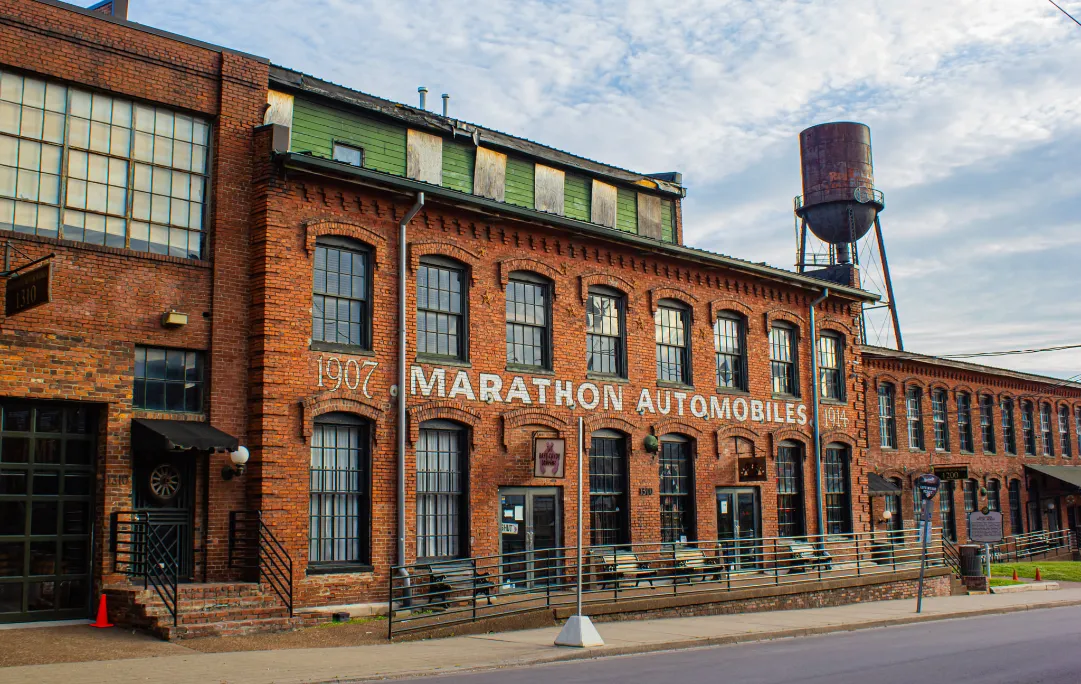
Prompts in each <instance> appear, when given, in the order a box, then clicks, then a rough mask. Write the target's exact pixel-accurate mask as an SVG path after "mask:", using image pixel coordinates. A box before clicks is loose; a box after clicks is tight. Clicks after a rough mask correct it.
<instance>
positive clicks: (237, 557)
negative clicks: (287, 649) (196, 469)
mask: <svg viewBox="0 0 1081 684" xmlns="http://www.w3.org/2000/svg"><path fill="white" fill-rule="evenodd" d="M229 567H230V568H247V569H251V570H255V571H256V572H257V573H258V580H259V582H260V583H263V582H266V583H267V584H268V585H269V586H270V588H271V589H272V590H273V591H274V593H275V594H277V595H278V598H279V599H280V600H281V602H282V603H284V604H285V607H286V608H288V609H289V617H293V558H292V556H290V555H289V552H288V551H286V549H285V546H284V545H283V544H282V543H281V542H280V541H278V538H277V537H275V536H274V533H273V532H271V531H270V528H269V527H267V525H266V523H265V522H263V514H262V512H260V511H232V512H230V513H229Z"/></svg>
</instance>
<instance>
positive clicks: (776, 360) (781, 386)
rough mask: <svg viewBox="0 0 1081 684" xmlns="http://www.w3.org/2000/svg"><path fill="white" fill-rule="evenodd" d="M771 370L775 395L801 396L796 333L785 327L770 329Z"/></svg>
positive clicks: (778, 326)
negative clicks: (798, 379) (797, 372)
mask: <svg viewBox="0 0 1081 684" xmlns="http://www.w3.org/2000/svg"><path fill="white" fill-rule="evenodd" d="M769 368H770V377H771V378H772V381H773V393H774V394H789V395H792V396H796V395H798V394H799V385H798V382H797V377H796V333H795V331H794V330H793V329H792V328H790V327H788V326H785V325H775V326H773V327H772V328H770V329H769Z"/></svg>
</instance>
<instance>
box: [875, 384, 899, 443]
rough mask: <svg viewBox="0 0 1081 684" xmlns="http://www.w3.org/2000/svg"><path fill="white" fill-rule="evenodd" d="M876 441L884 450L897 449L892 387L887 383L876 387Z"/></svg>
mask: <svg viewBox="0 0 1081 684" xmlns="http://www.w3.org/2000/svg"><path fill="white" fill-rule="evenodd" d="M878 439H879V443H880V444H881V445H882V447H883V448H884V449H896V448H897V427H896V424H895V419H894V406H893V385H892V384H890V383H888V382H882V383H879V385H878Z"/></svg>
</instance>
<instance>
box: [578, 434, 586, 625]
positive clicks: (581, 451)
mask: <svg viewBox="0 0 1081 684" xmlns="http://www.w3.org/2000/svg"><path fill="white" fill-rule="evenodd" d="M584 423H585V419H584V418H583V417H582V416H578V587H577V594H578V597H577V602H578V615H579V616H581V615H582V459H583V458H584V451H585V449H584V448H583V445H582V441H583V439H584V437H583V436H582V435H583V432H584V431H585V425H584Z"/></svg>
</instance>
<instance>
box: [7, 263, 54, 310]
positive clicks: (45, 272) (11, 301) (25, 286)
mask: <svg viewBox="0 0 1081 684" xmlns="http://www.w3.org/2000/svg"><path fill="white" fill-rule="evenodd" d="M52 272H53V267H52V263H51V262H50V263H46V264H44V265H42V266H38V267H37V268H35V269H33V270H30V271H26V272H25V273H20V274H19V275H16V276H12V277H10V278H8V279H7V285H6V290H7V293H6V300H5V307H4V309H5V311H4V313H5V315H7V316H14V315H15V314H19V313H22V312H23V311H29V310H30V309H33V308H34V307H36V306H41V305H42V304H48V303H49V302H50V301H52Z"/></svg>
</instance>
